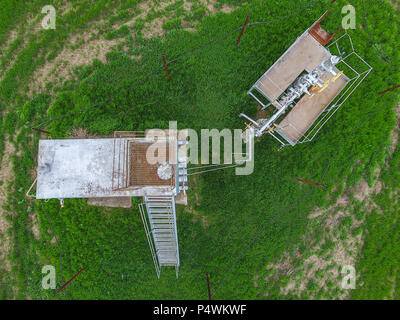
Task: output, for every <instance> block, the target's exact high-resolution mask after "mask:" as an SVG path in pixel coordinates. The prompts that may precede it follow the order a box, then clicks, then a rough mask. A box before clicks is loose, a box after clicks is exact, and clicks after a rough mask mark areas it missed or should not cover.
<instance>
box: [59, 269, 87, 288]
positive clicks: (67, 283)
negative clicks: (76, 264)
mask: <svg viewBox="0 0 400 320" xmlns="http://www.w3.org/2000/svg"><path fill="white" fill-rule="evenodd" d="M83 270H85V269H81V270H79V272H78V273H77V274H76V275H74V276H73V277H72V278H71V279H69V280H68V281H67V282H66V283H64V285H63V286H62V287H61V288H60V289H58V290H57V293H59V292H60V291H62V290H64V289H65V288H66V287H67V286H68V285H69V284H70V283H71V282H72V280H74V279H75V278H76V277H77V276H79V275H80V274H81V273H82V271H83Z"/></svg>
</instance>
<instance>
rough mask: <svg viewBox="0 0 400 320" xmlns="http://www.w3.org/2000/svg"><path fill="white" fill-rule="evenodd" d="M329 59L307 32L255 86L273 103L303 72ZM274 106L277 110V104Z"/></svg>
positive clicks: (328, 54) (326, 51)
mask: <svg viewBox="0 0 400 320" xmlns="http://www.w3.org/2000/svg"><path fill="white" fill-rule="evenodd" d="M330 57H331V54H330V52H329V51H328V50H327V49H326V48H325V47H323V46H322V45H321V44H320V43H319V42H318V41H317V40H316V39H315V38H314V37H312V36H311V35H310V34H309V32H308V30H307V31H306V32H304V33H303V34H302V35H301V36H300V37H299V38H297V40H296V41H295V42H294V43H293V44H292V45H291V46H290V48H289V49H288V50H287V51H286V52H285V53H284V54H283V55H282V56H281V57H280V58H279V59H278V60H277V61H276V62H275V63H274V64H273V65H272V66H271V68H269V69H268V70H267V72H265V73H264V75H263V76H262V77H261V78H260V79H259V80H258V81H257V82H256V84H255V86H256V87H257V88H258V89H259V90H260V91H262V92H263V93H264V95H266V96H267V97H268V98H269V99H270V100H271V101H275V100H276V99H278V98H279V96H280V95H281V94H282V93H283V92H284V91H285V90H286V89H287V88H288V87H289V86H290V85H291V84H292V83H293V82H294V81H295V80H296V78H297V77H298V76H299V75H300V74H301V73H302V72H303V71H305V70H306V71H308V72H310V71H312V70H313V69H315V68H316V67H317V66H318V65H319V64H321V63H322V62H323V61H324V60H327V59H329V58H330ZM274 105H275V107H276V108H279V105H278V104H274Z"/></svg>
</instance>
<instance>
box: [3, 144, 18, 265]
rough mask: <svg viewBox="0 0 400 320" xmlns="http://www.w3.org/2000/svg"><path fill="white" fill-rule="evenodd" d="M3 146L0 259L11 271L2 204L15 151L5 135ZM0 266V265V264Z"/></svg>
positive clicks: (4, 199) (8, 242)
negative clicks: (11, 158)
mask: <svg viewBox="0 0 400 320" xmlns="http://www.w3.org/2000/svg"><path fill="white" fill-rule="evenodd" d="M4 144H5V146H4V147H5V148H4V154H3V158H2V161H1V167H0V181H1V185H0V234H1V235H2V237H1V238H0V240H1V241H0V259H1V260H4V265H3V266H2V267H3V268H4V269H5V270H6V271H11V264H10V261H9V260H8V259H7V256H8V254H9V252H10V249H11V242H10V238H9V236H8V234H7V232H8V230H9V228H10V227H11V225H10V223H9V222H8V221H7V220H6V215H7V214H8V213H7V212H6V211H5V210H4V209H3V205H5V204H6V203H7V186H8V183H9V182H10V180H11V179H12V177H13V171H12V170H13V166H12V163H11V160H10V155H11V154H13V153H14V152H15V148H14V146H13V145H12V144H11V143H10V142H9V141H8V139H7V137H5V142H4ZM0 267H1V266H0Z"/></svg>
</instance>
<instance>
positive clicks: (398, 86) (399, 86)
mask: <svg viewBox="0 0 400 320" xmlns="http://www.w3.org/2000/svg"><path fill="white" fill-rule="evenodd" d="M397 88H400V85H397V86H395V87H393V88H390V89H387V90H385V91H382V92H379V93H378V94H384V93H386V92H389V91H392V90H394V89H397Z"/></svg>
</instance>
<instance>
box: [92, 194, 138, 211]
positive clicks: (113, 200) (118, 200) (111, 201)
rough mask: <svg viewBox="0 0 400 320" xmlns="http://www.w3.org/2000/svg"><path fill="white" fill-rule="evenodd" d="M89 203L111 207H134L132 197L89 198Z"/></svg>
mask: <svg viewBox="0 0 400 320" xmlns="http://www.w3.org/2000/svg"><path fill="white" fill-rule="evenodd" d="M88 205H91V206H98V207H111V208H126V209H130V208H132V202H131V198H130V197H109V198H89V199H88Z"/></svg>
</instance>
